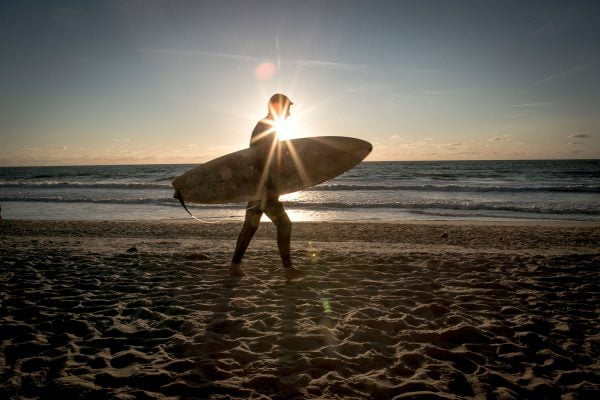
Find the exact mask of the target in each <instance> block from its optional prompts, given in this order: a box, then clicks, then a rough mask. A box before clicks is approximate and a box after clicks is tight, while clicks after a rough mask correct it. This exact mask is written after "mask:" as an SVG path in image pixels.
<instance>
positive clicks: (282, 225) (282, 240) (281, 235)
mask: <svg viewBox="0 0 600 400" xmlns="http://www.w3.org/2000/svg"><path fill="white" fill-rule="evenodd" d="M273 222H274V223H275V226H276V227H277V247H279V254H280V255H281V262H282V263H283V266H284V267H291V266H292V257H291V256H290V241H291V236H292V222H291V221H290V218H289V217H288V215H287V213H283V214H282V215H280V216H279V217H277V218H276V219H275V220H274V221H273Z"/></svg>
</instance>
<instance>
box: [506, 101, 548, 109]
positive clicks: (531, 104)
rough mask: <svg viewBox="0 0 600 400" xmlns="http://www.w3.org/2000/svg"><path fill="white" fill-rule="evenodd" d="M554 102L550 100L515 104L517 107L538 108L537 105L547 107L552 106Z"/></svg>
mask: <svg viewBox="0 0 600 400" xmlns="http://www.w3.org/2000/svg"><path fill="white" fill-rule="evenodd" d="M553 104H554V103H548V102H539V103H521V104H513V107H515V108H536V107H547V106H551V105H553Z"/></svg>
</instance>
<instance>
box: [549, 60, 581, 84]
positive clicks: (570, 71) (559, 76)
mask: <svg viewBox="0 0 600 400" xmlns="http://www.w3.org/2000/svg"><path fill="white" fill-rule="evenodd" d="M589 68H590V65H589V64H579V65H575V66H573V67H571V68H569V69H566V70H564V71H561V72H558V73H556V74H552V75H549V76H547V77H545V78H544V79H542V80H540V81H538V82H537V83H538V84H540V83H546V82H551V81H556V80H560V79H565V78H568V77H569V76H571V75H574V74H577V73H579V72H582V71H585V70H587V69H589Z"/></svg>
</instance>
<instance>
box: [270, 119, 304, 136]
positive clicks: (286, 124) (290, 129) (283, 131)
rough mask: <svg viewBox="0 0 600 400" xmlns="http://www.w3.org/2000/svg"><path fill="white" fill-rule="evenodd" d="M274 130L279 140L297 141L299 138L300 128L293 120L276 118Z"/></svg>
mask: <svg viewBox="0 0 600 400" xmlns="http://www.w3.org/2000/svg"><path fill="white" fill-rule="evenodd" d="M273 128H274V129H275V133H276V134H277V138H278V139H279V140H288V139H295V138H297V137H298V136H299V133H298V127H297V126H296V123H295V121H294V119H293V118H291V117H290V118H288V119H285V118H282V117H278V118H275V121H273Z"/></svg>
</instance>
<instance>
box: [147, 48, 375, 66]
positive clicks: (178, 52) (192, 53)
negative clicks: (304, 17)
mask: <svg viewBox="0 0 600 400" xmlns="http://www.w3.org/2000/svg"><path fill="white" fill-rule="evenodd" d="M138 51H139V52H140V53H151V54H166V55H180V56H197V57H207V58H218V59H224V60H233V61H248V62H253V63H255V62H264V61H267V60H269V58H270V57H255V56H248V55H245V54H232V53H220V52H212V51H204V50H188V49H169V48H155V49H144V48H142V49H138ZM278 63H279V62H278ZM282 64H292V65H296V66H299V67H308V68H323V69H332V70H337V71H356V70H360V69H364V68H368V67H369V66H368V65H367V64H351V63H340V62H335V61H329V60H291V61H287V62H282Z"/></svg>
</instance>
